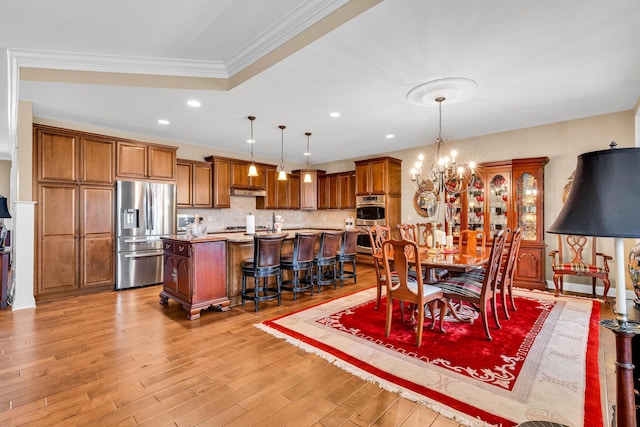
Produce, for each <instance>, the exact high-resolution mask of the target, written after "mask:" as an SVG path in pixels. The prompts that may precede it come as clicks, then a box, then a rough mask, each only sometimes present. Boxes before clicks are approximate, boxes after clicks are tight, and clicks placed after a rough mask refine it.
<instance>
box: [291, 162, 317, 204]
mask: <svg viewBox="0 0 640 427" xmlns="http://www.w3.org/2000/svg"><path fill="white" fill-rule="evenodd" d="M293 172H294V173H295V172H298V173H299V174H300V180H299V181H300V209H301V210H308V211H310V210H316V209H318V176H319V175H323V174H324V171H318V170H315V169H303V170H299V171H293ZM306 175H309V176H310V177H311V182H304V178H305V176H306Z"/></svg>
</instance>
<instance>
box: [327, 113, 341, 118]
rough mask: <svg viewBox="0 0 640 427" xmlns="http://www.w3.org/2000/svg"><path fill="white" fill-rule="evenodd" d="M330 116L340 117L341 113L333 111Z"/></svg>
mask: <svg viewBox="0 0 640 427" xmlns="http://www.w3.org/2000/svg"><path fill="white" fill-rule="evenodd" d="M329 117H333V118H336V117H340V113H338V112H337V111H334V112H333V113H329Z"/></svg>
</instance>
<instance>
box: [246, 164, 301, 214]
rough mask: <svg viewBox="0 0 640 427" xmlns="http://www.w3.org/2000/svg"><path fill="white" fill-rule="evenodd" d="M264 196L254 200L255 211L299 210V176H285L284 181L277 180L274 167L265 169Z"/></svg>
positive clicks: (294, 173) (296, 174)
mask: <svg viewBox="0 0 640 427" xmlns="http://www.w3.org/2000/svg"><path fill="white" fill-rule="evenodd" d="M266 178H267V179H266V186H265V187H266V193H267V194H266V196H258V197H257V198H256V208H257V209H300V176H299V174H298V172H295V171H294V172H291V173H289V174H287V180H286V181H279V180H278V171H277V168H276V167H275V166H272V167H267V168H266Z"/></svg>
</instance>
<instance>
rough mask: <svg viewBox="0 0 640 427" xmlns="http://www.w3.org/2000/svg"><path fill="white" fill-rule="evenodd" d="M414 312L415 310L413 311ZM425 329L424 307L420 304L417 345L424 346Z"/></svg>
mask: <svg viewBox="0 0 640 427" xmlns="http://www.w3.org/2000/svg"><path fill="white" fill-rule="evenodd" d="M411 311H412V312H413V310H411ZM423 329H424V305H422V304H418V327H417V331H416V335H417V336H416V345H417V346H418V347H420V344H422V330H423Z"/></svg>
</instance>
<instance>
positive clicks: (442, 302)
mask: <svg viewBox="0 0 640 427" xmlns="http://www.w3.org/2000/svg"><path fill="white" fill-rule="evenodd" d="M434 303H438V305H439V306H440V332H442V333H443V334H444V333H445V332H446V331H445V330H444V318H445V316H446V315H447V300H446V299H445V298H442V299H438V300H435V301H434Z"/></svg>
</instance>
